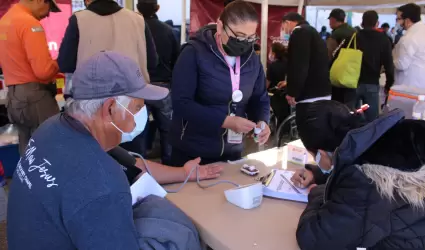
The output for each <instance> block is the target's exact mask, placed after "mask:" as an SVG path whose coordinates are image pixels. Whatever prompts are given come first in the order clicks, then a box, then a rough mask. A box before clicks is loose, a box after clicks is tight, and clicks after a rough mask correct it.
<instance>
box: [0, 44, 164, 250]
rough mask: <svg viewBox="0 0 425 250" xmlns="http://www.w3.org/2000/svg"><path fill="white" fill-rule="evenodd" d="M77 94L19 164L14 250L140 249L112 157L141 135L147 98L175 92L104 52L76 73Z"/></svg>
mask: <svg viewBox="0 0 425 250" xmlns="http://www.w3.org/2000/svg"><path fill="white" fill-rule="evenodd" d="M71 93H72V99H69V100H68V101H67V103H66V107H65V112H64V113H62V114H58V115H56V116H54V117H52V118H50V119H49V120H47V121H46V122H45V123H43V124H42V125H41V126H40V127H39V129H38V130H37V131H36V132H35V133H34V134H33V137H32V138H31V139H30V142H29V145H28V147H27V149H26V152H25V154H24V156H23V157H22V158H21V159H20V161H19V163H18V166H17V170H16V174H15V175H14V180H13V181H12V184H11V187H10V194H9V197H10V198H9V207H8V211H9V213H8V244H9V249H40V250H41V249H43V250H44V249H63V250H65V249H114V250H115V249H117V250H118V249H126V250H131V249H139V244H138V234H137V232H136V229H135V226H134V222H133V213H132V197H131V194H130V189H129V185H128V182H127V180H126V178H125V175H124V174H123V171H122V170H121V166H120V165H119V164H118V163H117V162H116V161H115V160H114V159H113V158H111V157H110V156H109V155H108V154H107V153H106V152H105V151H108V150H110V149H112V148H114V147H116V146H117V145H118V144H119V143H120V142H121V141H125V140H128V139H129V138H132V137H134V136H135V135H137V134H138V133H140V132H142V131H143V129H144V126H145V124H146V121H147V113H146V108H145V104H144V100H145V99H149V100H159V99H161V98H164V97H165V96H166V95H167V94H168V91H167V90H166V89H163V88H160V87H156V86H153V85H148V84H146V81H145V80H144V78H143V76H142V74H141V71H140V68H139V66H138V65H137V64H136V63H135V62H134V61H132V60H131V59H129V58H127V57H124V56H121V55H119V54H117V53H114V52H100V53H98V54H95V55H94V56H93V57H92V58H90V59H89V60H88V61H86V62H85V63H82V64H81V65H80V66H79V67H78V68H77V70H76V72H75V74H74V76H73V86H72V88H71ZM153 229H155V228H153Z"/></svg>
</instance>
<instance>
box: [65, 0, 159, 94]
mask: <svg viewBox="0 0 425 250" xmlns="http://www.w3.org/2000/svg"><path fill="white" fill-rule="evenodd" d="M84 3H85V5H86V6H87V9H86V10H82V11H78V12H76V13H74V15H72V16H71V17H70V19H69V24H68V27H67V29H66V31H65V35H64V38H63V40H62V44H61V47H60V49H59V56H58V64H59V69H60V71H61V72H62V73H74V71H75V69H76V67H77V66H78V65H79V64H80V63H81V62H83V61H85V60H87V59H88V58H90V57H91V56H92V55H94V54H96V53H97V52H100V51H103V50H107V51H114V52H118V53H120V54H123V55H125V56H128V57H130V58H131V59H133V60H134V61H136V62H137V63H138V65H140V69H141V72H142V75H143V77H144V78H145V80H146V81H147V82H149V74H148V68H155V67H156V65H157V64H158V58H157V54H156V49H155V44H154V42H153V38H152V35H151V33H150V31H149V28H148V27H147V26H146V25H145V20H144V19H143V16H142V15H140V14H138V13H135V12H133V11H131V10H127V9H124V8H122V7H121V6H119V5H118V3H116V2H115V1H113V0H85V2H84ZM69 88H70V86H66V89H69ZM65 94H67V91H66V90H65Z"/></svg>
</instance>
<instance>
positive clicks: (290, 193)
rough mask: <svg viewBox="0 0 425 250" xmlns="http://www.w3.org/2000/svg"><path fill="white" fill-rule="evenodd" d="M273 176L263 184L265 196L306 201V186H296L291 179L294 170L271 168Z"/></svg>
mask: <svg viewBox="0 0 425 250" xmlns="http://www.w3.org/2000/svg"><path fill="white" fill-rule="evenodd" d="M273 171H274V174H273V178H272V179H271V180H270V182H269V183H268V185H266V186H264V188H263V193H264V195H265V196H270V197H274V198H280V199H286V200H295V201H302V202H307V196H308V190H307V189H306V188H297V187H295V185H294V183H293V182H292V181H291V178H292V176H293V175H294V173H295V172H294V171H288V170H273Z"/></svg>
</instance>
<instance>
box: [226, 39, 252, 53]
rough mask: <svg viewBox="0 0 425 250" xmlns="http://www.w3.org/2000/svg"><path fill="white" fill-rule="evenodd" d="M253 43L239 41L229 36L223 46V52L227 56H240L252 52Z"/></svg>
mask: <svg viewBox="0 0 425 250" xmlns="http://www.w3.org/2000/svg"><path fill="white" fill-rule="evenodd" d="M252 48H253V43H252V42H248V41H239V40H238V39H236V38H235V37H232V36H230V37H229V40H228V41H227V44H223V49H224V52H226V54H227V55H228V56H241V55H243V54H245V53H247V52H248V51H250V50H251V51H252Z"/></svg>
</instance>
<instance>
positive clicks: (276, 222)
mask: <svg viewBox="0 0 425 250" xmlns="http://www.w3.org/2000/svg"><path fill="white" fill-rule="evenodd" d="M285 151H286V148H284V149H280V150H278V149H271V150H267V151H263V152H260V153H256V154H253V155H250V156H249V157H248V158H249V160H247V161H246V162H244V163H248V164H251V165H255V166H256V167H257V168H258V169H259V170H260V175H265V174H267V173H268V172H269V171H270V169H271V168H287V167H288V168H290V169H292V168H299V167H300V166H295V165H292V164H287V163H286V154H285ZM242 164H243V163H240V164H234V165H231V164H228V165H226V167H225V170H224V172H223V174H222V176H221V177H220V179H222V180H231V181H234V182H236V183H238V184H249V183H254V182H255V180H254V178H253V177H249V176H246V175H244V174H242V173H241V172H240V170H239V169H240V167H241V165H242ZM215 181H216V180H211V181H204V182H203V183H204V184H208V183H213V182H215ZM176 186H178V185H171V186H167V188H174V187H176ZM229 188H233V186H231V185H228V184H220V185H218V186H214V187H211V188H208V189H201V188H199V187H198V186H197V184H196V183H188V184H187V185H186V186H185V187H184V188H183V189H182V190H181V191H180V192H179V193H177V194H168V195H167V198H168V199H169V200H170V201H171V202H173V203H174V204H175V205H177V206H178V207H179V208H180V209H182V210H183V211H184V212H185V213H186V214H187V215H188V216H189V217H190V218H191V219H192V220H193V222H194V223H195V225H196V226H197V228H198V230H199V233H200V236H201V238H202V240H203V242H205V244H207V245H209V246H210V247H211V248H213V249H214V250H247V249H261V250H282V249H285V250H298V249H299V247H298V244H297V242H296V238H295V232H296V228H297V225H298V220H299V217H300V215H301V213H302V212H303V210H304V208H305V206H306V205H305V204H303V203H298V202H292V201H285V200H277V199H271V198H266V197H264V199H263V202H262V204H261V206H260V207H258V208H255V209H252V210H243V209H241V208H239V207H236V206H234V205H232V204H230V203H228V202H227V201H226V198H225V197H224V190H226V189H229Z"/></svg>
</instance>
